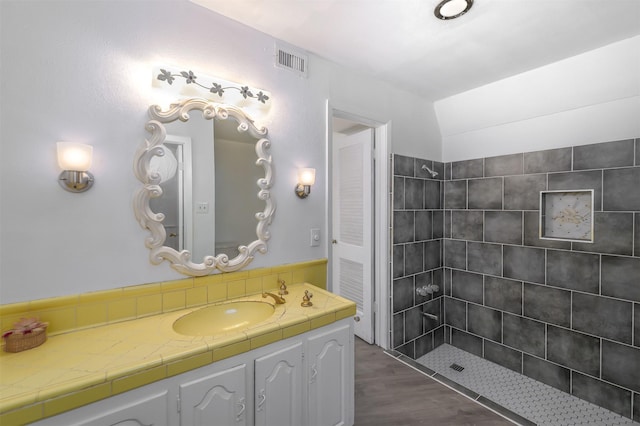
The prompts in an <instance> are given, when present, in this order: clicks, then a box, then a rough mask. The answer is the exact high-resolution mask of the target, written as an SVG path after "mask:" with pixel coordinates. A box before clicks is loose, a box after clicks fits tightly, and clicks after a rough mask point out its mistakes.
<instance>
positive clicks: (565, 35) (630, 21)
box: [191, 0, 640, 100]
mask: <svg viewBox="0 0 640 426" xmlns="http://www.w3.org/2000/svg"><path fill="white" fill-rule="evenodd" d="M191 1H193V2H194V3H198V4H200V5H202V6H205V7H207V8H209V9H211V10H213V11H215V12H217V13H220V14H222V15H224V16H227V17H229V18H231V19H233V20H236V21H239V22H241V23H243V24H246V25H248V26H250V27H253V28H255V29H257V30H259V31H262V32H264V33H266V34H269V35H271V36H273V37H275V38H277V39H280V40H283V41H285V42H287V43H290V44H292V45H294V46H297V47H301V48H303V49H306V50H307V51H309V52H312V53H314V54H316V55H318V56H320V57H323V58H326V59H329V60H331V61H334V62H336V63H339V64H341V65H343V66H345V67H347V68H351V69H354V70H357V71H361V72H364V73H367V74H369V75H372V76H375V77H377V78H379V79H382V80H385V81H388V82H391V83H393V84H394V85H396V86H399V87H402V88H404V89H406V90H409V91H413V92H415V93H418V94H420V95H422V96H425V97H427V98H428V99H431V100H438V99H442V98H445V97H448V96H451V95H454V94H456V93H460V92H464V91H466V90H469V89H472V88H475V87H479V86H483V85H485V84H487V83H491V82H493V81H497V80H500V79H503V78H506V77H509V76H512V75H516V74H519V73H522V72H525V71H528V70H531V69H534V68H538V67H540V66H543V65H546V64H550V63H552V62H556V61H558V60H561V59H564V58H568V57H570V56H574V55H577V54H580V53H583V52H586V51H589V50H593V49H595V48H598V47H601V46H604V45H607V44H610V43H613V42H615V41H619V40H623V39H626V38H630V37H633V36H635V35H638V34H640V0H475V2H474V5H473V7H472V8H471V10H470V11H469V12H468V13H467V14H466V15H463V16H462V17H460V18H458V19H455V20H451V21H442V20H439V19H437V18H435V16H434V15H433V10H434V8H435V6H436V5H437V4H438V3H439V1H440V0H191ZM309 73H313V69H310V70H309Z"/></svg>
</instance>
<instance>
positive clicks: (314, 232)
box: [310, 228, 320, 247]
mask: <svg viewBox="0 0 640 426" xmlns="http://www.w3.org/2000/svg"><path fill="white" fill-rule="evenodd" d="M319 245H320V229H318V228H312V229H311V244H310V246H311V247H318V246H319Z"/></svg>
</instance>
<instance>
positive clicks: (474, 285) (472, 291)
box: [451, 269, 482, 304]
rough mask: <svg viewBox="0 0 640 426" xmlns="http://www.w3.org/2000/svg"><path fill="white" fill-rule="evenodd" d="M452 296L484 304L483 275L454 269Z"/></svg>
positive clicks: (452, 272) (452, 274)
mask: <svg viewBox="0 0 640 426" xmlns="http://www.w3.org/2000/svg"><path fill="white" fill-rule="evenodd" d="M451 295H452V296H453V297H457V298H459V299H464V300H468V301H469V302H474V303H479V304H482V275H481V274H473V273H471V272H464V271H458V270H455V269H454V270H453V271H451Z"/></svg>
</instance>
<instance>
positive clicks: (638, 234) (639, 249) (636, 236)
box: [633, 213, 640, 256]
mask: <svg viewBox="0 0 640 426" xmlns="http://www.w3.org/2000/svg"><path fill="white" fill-rule="evenodd" d="M634 216H635V219H634V226H633V228H634V229H635V231H634V232H633V241H634V242H633V247H634V252H633V255H634V256H640V213H635V214H634Z"/></svg>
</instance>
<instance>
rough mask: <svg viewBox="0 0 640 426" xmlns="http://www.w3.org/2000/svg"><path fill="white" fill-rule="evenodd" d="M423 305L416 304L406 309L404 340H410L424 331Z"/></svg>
mask: <svg viewBox="0 0 640 426" xmlns="http://www.w3.org/2000/svg"><path fill="white" fill-rule="evenodd" d="M422 318H423V316H422V307H421V306H416V307H413V308H411V309H408V310H406V311H404V341H405V342H408V341H409V340H413V339H415V338H416V337H418V336H420V335H422V334H423V333H424V325H423V320H422Z"/></svg>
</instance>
